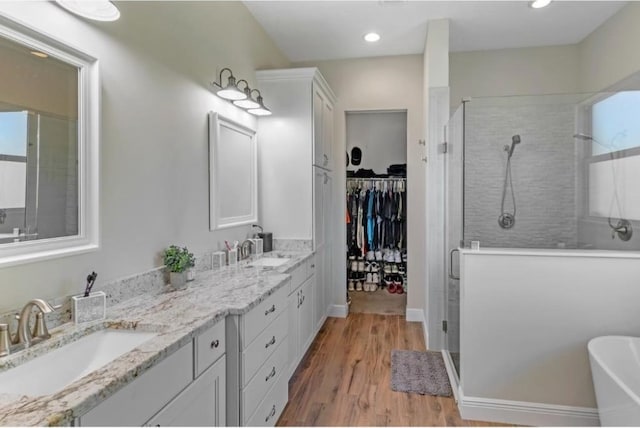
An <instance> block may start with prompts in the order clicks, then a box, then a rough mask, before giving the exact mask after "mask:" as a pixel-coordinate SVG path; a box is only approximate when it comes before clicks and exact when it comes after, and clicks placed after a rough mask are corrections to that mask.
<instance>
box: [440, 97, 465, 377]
mask: <svg viewBox="0 0 640 428" xmlns="http://www.w3.org/2000/svg"><path fill="white" fill-rule="evenodd" d="M445 174H446V182H445V230H446V236H445V248H446V250H447V251H446V254H445V265H446V267H447V277H446V279H445V281H446V284H445V315H446V317H445V319H446V323H447V324H446V328H444V330H445V344H446V349H447V351H448V352H449V355H450V357H451V360H452V362H453V365H454V367H455V370H456V372H457V374H458V377H460V278H459V273H460V265H459V260H460V258H459V255H460V254H459V251H458V248H459V246H460V242H461V241H462V239H463V212H464V211H463V178H464V103H462V105H461V106H460V107H459V108H458V109H457V110H456V112H455V113H454V114H453V116H451V118H450V119H449V123H448V124H447V151H446V157H445Z"/></svg>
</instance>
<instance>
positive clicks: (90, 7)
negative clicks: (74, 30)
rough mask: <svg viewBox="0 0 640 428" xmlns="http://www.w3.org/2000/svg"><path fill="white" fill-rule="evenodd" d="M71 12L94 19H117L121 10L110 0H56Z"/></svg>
mask: <svg viewBox="0 0 640 428" xmlns="http://www.w3.org/2000/svg"><path fill="white" fill-rule="evenodd" d="M56 2H57V3H58V4H59V5H60V6H62V7H63V8H65V9H67V10H68V11H69V12H72V13H75V14H76V15H80V16H82V17H84V18H88V19H93V20H94V21H116V20H118V18H120V11H119V10H118V8H117V7H116V6H115V5H114V4H113V3H111V2H110V1H109V0H56Z"/></svg>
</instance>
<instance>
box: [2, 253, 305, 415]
mask: <svg viewBox="0 0 640 428" xmlns="http://www.w3.org/2000/svg"><path fill="white" fill-rule="evenodd" d="M271 254H274V255H279V256H284V257H289V258H290V260H289V261H288V262H287V263H286V264H283V265H281V266H279V267H277V268H273V269H265V268H262V269H261V268H254V267H247V266H246V263H243V264H241V265H239V266H237V267H224V268H221V269H218V270H211V271H205V272H200V273H199V274H198V277H197V278H196V280H195V281H193V282H191V283H189V286H188V287H187V288H186V289H184V290H179V291H172V290H171V289H170V288H167V289H165V290H163V291H162V292H158V293H154V294H146V295H143V296H139V297H135V298H132V299H130V300H128V301H125V302H122V303H120V304H118V305H116V306H113V307H111V308H108V309H107V320H106V321H101V322H97V323H92V324H83V325H80V326H76V325H75V324H73V323H67V324H64V325H62V326H60V327H58V328H55V329H53V330H51V334H52V337H51V339H49V340H47V341H45V342H42V343H40V344H37V345H34V346H33V347H31V348H29V349H27V350H25V351H21V352H16V353H14V354H13V355H11V356H9V357H4V358H2V359H0V371H4V370H6V369H8V368H11V367H14V366H16V365H19V364H21V363H23V362H25V361H27V360H30V359H32V358H35V357H37V356H39V355H42V354H44V353H46V352H47V351H50V350H52V349H55V348H58V347H60V346H62V345H64V344H66V343H69V342H72V341H73V340H75V339H77V338H79V337H81V336H84V335H86V334H89V333H91V332H93V331H96V330H100V329H102V328H128V329H136V330H142V331H153V332H157V333H158V335H157V336H156V337H155V338H153V339H151V340H148V341H147V342H145V343H143V344H142V345H140V346H138V347H137V348H135V349H134V350H132V351H131V352H128V353H126V354H124V355H122V356H121V357H119V358H117V359H116V360H114V361H112V362H111V363H109V364H107V365H105V366H103V367H102V368H100V369H98V370H96V371H94V372H92V373H91V374H89V375H87V376H85V377H83V378H81V379H79V380H78V381H76V382H74V383H72V384H71V385H69V386H68V387H66V388H65V389H63V390H62V391H60V392H58V393H56V394H53V395H47V396H41V397H28V396H15V395H13V396H12V395H8V394H0V425H13V426H29V425H40V426H42V425H70V424H72V423H73V421H74V418H76V417H78V416H81V415H83V414H84V413H86V412H87V411H88V410H90V409H91V408H93V407H94V406H96V405H97V404H98V403H99V402H101V401H102V400H104V399H105V398H107V397H109V396H110V395H112V394H113V393H114V392H116V391H118V390H119V389H120V388H122V387H123V386H125V385H126V384H127V383H129V382H130V381H132V380H133V379H135V378H136V377H138V376H140V375H141V374H142V373H144V372H145V371H147V370H148V369H149V368H151V367H153V366H154V365H156V364H157V363H158V362H160V361H162V360H163V359H164V358H166V357H167V356H168V355H170V354H171V353H173V352H174V351H176V350H178V349H179V348H180V347H181V346H183V345H184V344H186V343H187V342H189V341H190V340H192V338H193V337H195V336H197V335H198V334H200V333H201V332H203V331H204V330H206V329H207V328H209V327H211V326H213V325H214V324H215V323H217V322H218V321H220V320H221V319H223V318H224V317H226V316H227V315H230V314H243V313H246V312H248V311H249V310H251V309H252V308H253V307H255V306H256V305H258V304H259V303H260V302H262V301H263V300H264V299H265V298H267V297H268V296H269V295H271V294H273V293H274V292H275V291H276V290H278V289H279V288H280V287H282V286H284V285H285V284H287V283H288V281H289V279H290V276H289V275H287V273H289V272H291V271H292V270H294V269H295V268H296V267H298V266H300V265H301V264H302V263H303V262H304V261H305V260H307V259H308V258H309V257H311V256H312V254H313V253H312V252H309V251H305V252H282V251H279V252H274V253H271ZM265 256H271V255H267V254H265ZM52 370H55V368H52Z"/></svg>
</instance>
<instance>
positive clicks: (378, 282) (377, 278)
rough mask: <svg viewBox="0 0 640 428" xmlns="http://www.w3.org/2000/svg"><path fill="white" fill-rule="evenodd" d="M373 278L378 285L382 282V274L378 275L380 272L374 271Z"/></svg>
mask: <svg viewBox="0 0 640 428" xmlns="http://www.w3.org/2000/svg"><path fill="white" fill-rule="evenodd" d="M371 279H372V281H373V283H374V284H376V285H378V284H380V275H378V273H377V272H376V273H374V274H373V275H371Z"/></svg>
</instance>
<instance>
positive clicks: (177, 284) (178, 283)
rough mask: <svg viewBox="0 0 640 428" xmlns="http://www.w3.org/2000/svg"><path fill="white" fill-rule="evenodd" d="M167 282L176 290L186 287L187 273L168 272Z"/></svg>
mask: <svg viewBox="0 0 640 428" xmlns="http://www.w3.org/2000/svg"><path fill="white" fill-rule="evenodd" d="M169 282H170V283H171V286H172V287H173V288H175V289H176V290H180V289H182V288H186V287H187V272H186V271H184V272H169Z"/></svg>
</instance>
